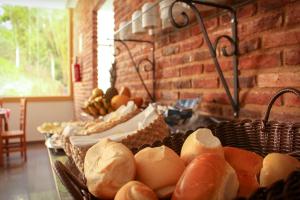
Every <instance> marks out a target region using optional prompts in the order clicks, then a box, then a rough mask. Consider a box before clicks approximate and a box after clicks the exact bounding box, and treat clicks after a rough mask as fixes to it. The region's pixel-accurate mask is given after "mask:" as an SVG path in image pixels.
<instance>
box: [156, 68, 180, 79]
mask: <svg viewBox="0 0 300 200" xmlns="http://www.w3.org/2000/svg"><path fill="white" fill-rule="evenodd" d="M178 76H179V70H178V69H163V70H159V71H157V73H156V78H158V79H160V78H173V77H178Z"/></svg>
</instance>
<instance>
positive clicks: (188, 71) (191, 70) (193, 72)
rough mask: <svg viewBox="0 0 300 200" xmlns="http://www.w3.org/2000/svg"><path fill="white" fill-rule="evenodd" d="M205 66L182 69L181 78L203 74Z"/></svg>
mask: <svg viewBox="0 0 300 200" xmlns="http://www.w3.org/2000/svg"><path fill="white" fill-rule="evenodd" d="M202 68H203V66H202V65H200V64H193V65H188V66H185V67H183V68H181V69H180V76H191V75H197V74H200V73H202Z"/></svg>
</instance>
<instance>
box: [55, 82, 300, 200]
mask: <svg viewBox="0 0 300 200" xmlns="http://www.w3.org/2000/svg"><path fill="white" fill-rule="evenodd" d="M287 92H291V93H294V94H296V95H298V96H299V97H300V91H298V90H296V89H292V88H286V89H283V90H280V91H279V92H278V93H277V94H276V95H275V96H274V97H273V98H272V100H271V101H270V103H269V105H268V108H267V112H266V114H265V118H264V119H263V120H241V121H224V122H221V123H220V124H219V125H217V126H215V127H209V128H210V129H211V130H212V131H213V133H214V135H215V136H217V137H218V138H219V139H220V141H221V143H222V145H223V146H233V147H239V148H243V149H247V150H250V151H253V152H256V153H258V154H260V155H262V156H264V155H266V154H268V153H271V152H279V153H289V154H291V155H293V156H295V157H296V158H297V159H298V160H299V158H300V134H299V133H300V123H299V122H296V123H291V122H285V123H283V122H278V121H268V118H269V114H270V111H271V108H272V105H273V103H274V102H275V100H276V99H277V98H278V97H279V96H281V95H282V94H284V93H287ZM192 132H193V131H187V132H186V133H177V134H172V135H170V136H167V137H166V138H164V139H163V140H162V141H156V142H154V143H152V144H144V145H142V146H140V147H138V148H131V150H132V152H133V153H136V152H138V151H139V150H141V149H143V148H145V147H148V146H151V147H157V146H161V145H165V146H168V147H170V148H171V149H173V150H174V151H175V152H176V153H177V154H179V153H180V150H181V147H182V145H183V142H184V141H185V139H186V138H187V137H188V136H189V135H190V134H191V133H192ZM53 167H54V169H55V172H56V173H57V175H58V176H59V177H60V179H61V181H62V182H63V184H64V185H65V186H66V188H67V189H68V191H69V192H70V193H71V194H72V196H73V197H74V198H75V199H80V200H81V199H82V200H83V199H95V197H93V196H92V195H91V194H90V193H89V191H88V189H87V187H86V185H85V180H84V178H83V179H78V178H77V177H81V176H78V171H77V172H76V170H74V166H73V164H71V165H68V164H65V165H64V164H62V163H61V162H59V161H57V162H55V164H54V166H53ZM72 167H73V168H72ZM79 174H80V173H79ZM299 195H300V171H295V172H293V173H292V174H290V176H289V177H288V179H287V180H286V181H278V182H276V183H274V184H273V185H271V186H270V187H268V188H259V189H258V190H257V191H256V192H255V193H253V194H252V195H251V196H250V198H249V199H251V200H254V199H255V200H260V199H289V200H291V199H299ZM241 199H242V198H241Z"/></svg>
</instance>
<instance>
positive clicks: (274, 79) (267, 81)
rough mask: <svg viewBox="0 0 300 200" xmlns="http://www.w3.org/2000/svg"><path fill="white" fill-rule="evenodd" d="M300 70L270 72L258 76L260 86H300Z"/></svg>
mask: <svg viewBox="0 0 300 200" xmlns="http://www.w3.org/2000/svg"><path fill="white" fill-rule="evenodd" d="M299 74H300V73H299V72H294V73H293V72H285V73H269V74H259V75H258V76H257V85H258V86H259V87H275V86H276V87H300V75H299Z"/></svg>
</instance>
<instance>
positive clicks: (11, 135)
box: [1, 99, 27, 161]
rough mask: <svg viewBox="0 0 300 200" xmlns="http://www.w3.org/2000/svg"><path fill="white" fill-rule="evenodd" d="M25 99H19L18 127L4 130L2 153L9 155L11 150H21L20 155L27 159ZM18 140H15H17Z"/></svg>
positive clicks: (2, 134)
mask: <svg viewBox="0 0 300 200" xmlns="http://www.w3.org/2000/svg"><path fill="white" fill-rule="evenodd" d="M26 111H27V101H26V99H21V100H20V129H19V130H11V131H4V132H2V133H1V136H2V149H3V153H4V154H6V156H7V157H9V154H10V153H11V152H21V157H22V158H24V160H25V161H27V153H26V151H27V148H26ZM18 139H19V141H16V140H18Z"/></svg>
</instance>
